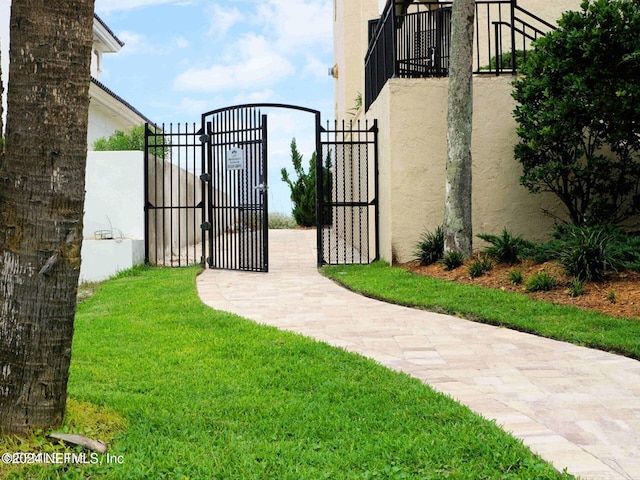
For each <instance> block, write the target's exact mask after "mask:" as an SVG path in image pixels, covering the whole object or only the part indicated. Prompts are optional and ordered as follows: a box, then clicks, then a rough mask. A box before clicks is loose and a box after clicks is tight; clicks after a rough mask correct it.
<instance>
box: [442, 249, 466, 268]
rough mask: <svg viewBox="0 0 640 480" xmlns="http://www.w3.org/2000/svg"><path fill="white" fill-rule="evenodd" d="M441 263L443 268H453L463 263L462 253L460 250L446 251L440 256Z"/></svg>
mask: <svg viewBox="0 0 640 480" xmlns="http://www.w3.org/2000/svg"><path fill="white" fill-rule="evenodd" d="M442 263H443V264H444V266H445V270H455V269H456V268H458V267H459V266H460V265H462V264H463V263H464V255H463V254H462V252H457V251H453V252H448V253H446V254H445V255H444V256H443V257H442Z"/></svg>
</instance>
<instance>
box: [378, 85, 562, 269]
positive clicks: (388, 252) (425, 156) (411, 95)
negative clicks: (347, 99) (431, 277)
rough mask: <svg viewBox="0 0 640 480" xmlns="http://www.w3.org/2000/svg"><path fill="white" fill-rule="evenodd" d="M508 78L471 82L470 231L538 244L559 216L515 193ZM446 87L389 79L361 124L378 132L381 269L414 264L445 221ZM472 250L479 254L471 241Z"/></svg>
mask: <svg viewBox="0 0 640 480" xmlns="http://www.w3.org/2000/svg"><path fill="white" fill-rule="evenodd" d="M512 80H513V79H512V77H508V76H502V77H493V76H476V77H475V78H474V125H473V127H474V130H473V139H472V157H473V228H474V232H475V233H495V234H498V233H500V232H501V231H502V229H503V228H504V227H506V228H507V229H508V230H509V231H510V232H512V233H514V234H521V235H523V236H524V237H525V238H528V239H531V240H544V239H545V238H546V234H547V233H548V232H549V231H550V229H551V226H552V224H553V220H552V219H551V218H550V217H549V216H547V215H544V214H543V213H542V210H543V209H546V210H549V211H551V212H555V213H556V214H558V215H559V216H562V209H561V208H560V206H559V204H558V202H557V201H556V200H555V197H552V196H550V195H532V194H530V193H528V191H527V190H526V189H525V188H524V187H522V186H520V185H519V181H518V179H519V176H520V172H521V169H520V165H519V163H518V162H517V161H516V160H514V158H513V145H514V144H515V142H516V134H515V127H516V125H515V121H514V120H513V118H512V116H511V112H512V111H513V108H514V102H513V100H512V98H511V95H510V92H511V88H512V87H511V82H512ZM447 84H448V81H447V79H435V78H431V79H410V80H409V79H391V80H390V81H389V82H388V83H387V85H386V86H385V88H384V89H383V90H382V92H381V95H380V97H379V98H378V100H377V101H376V102H375V103H374V104H373V106H372V107H371V109H370V110H369V112H368V113H367V117H368V118H370V119H373V118H377V119H378V125H379V128H380V135H379V153H380V198H379V201H380V241H381V246H380V251H381V256H382V258H383V259H385V260H387V261H399V262H404V261H408V260H410V259H412V258H413V253H414V249H415V244H416V242H417V241H418V239H419V237H420V234H421V233H422V232H424V231H425V229H428V230H431V231H433V230H434V229H435V228H436V227H437V226H438V225H440V224H442V221H443V218H444V198H445V193H444V188H445V162H446V154H447V153H446V148H447V140H446V134H447V133H446V115H447V113H446V112H447ZM474 244H475V247H476V248H479V247H480V246H481V242H480V241H479V240H478V239H474Z"/></svg>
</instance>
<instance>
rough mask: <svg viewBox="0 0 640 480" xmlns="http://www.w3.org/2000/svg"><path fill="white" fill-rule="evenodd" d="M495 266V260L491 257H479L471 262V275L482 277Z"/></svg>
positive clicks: (472, 276)
mask: <svg viewBox="0 0 640 480" xmlns="http://www.w3.org/2000/svg"><path fill="white" fill-rule="evenodd" d="M492 268H493V262H492V261H491V259H490V258H489V257H485V256H482V257H478V258H476V259H475V260H473V261H472V262H471V263H470V264H469V267H468V269H469V275H471V278H477V277H481V276H482V275H484V274H485V273H487V272H488V271H489V270H491V269H492Z"/></svg>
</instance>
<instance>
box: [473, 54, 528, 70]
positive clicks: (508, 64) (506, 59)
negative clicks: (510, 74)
mask: <svg viewBox="0 0 640 480" xmlns="http://www.w3.org/2000/svg"><path fill="white" fill-rule="evenodd" d="M528 53H529V52H526V51H525V50H516V54H515V60H516V62H515V67H516V70H520V67H521V65H522V64H523V63H524V61H525V60H526V56H527V54H528ZM513 57H514V56H513V55H512V54H511V52H504V53H503V54H501V55H500V56H498V57H495V56H493V57H491V59H490V60H489V65H487V66H484V67H482V68H481V69H480V70H509V69H511V68H513Z"/></svg>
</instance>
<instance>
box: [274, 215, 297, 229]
mask: <svg viewBox="0 0 640 480" xmlns="http://www.w3.org/2000/svg"><path fill="white" fill-rule="evenodd" d="M297 226H298V224H296V221H295V220H294V219H293V218H291V217H290V216H289V215H285V214H283V213H270V214H269V228H271V229H274V230H282V229H293V228H296V227H297Z"/></svg>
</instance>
